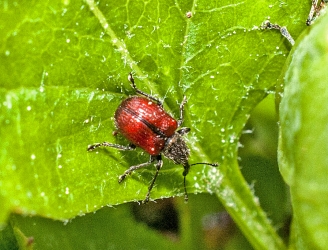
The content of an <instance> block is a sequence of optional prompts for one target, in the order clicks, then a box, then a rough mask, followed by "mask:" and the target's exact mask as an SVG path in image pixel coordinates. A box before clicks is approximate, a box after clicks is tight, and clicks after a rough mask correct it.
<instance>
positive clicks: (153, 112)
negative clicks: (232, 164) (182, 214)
mask: <svg viewBox="0 0 328 250" xmlns="http://www.w3.org/2000/svg"><path fill="white" fill-rule="evenodd" d="M128 80H129V81H130V82H131V86H132V88H133V89H134V90H135V91H136V93H137V94H138V95H134V96H131V97H128V98H127V99H125V100H123V101H122V103H121V104H120V106H119V107H118V108H117V110H116V112H115V115H114V120H115V125H116V128H117V132H119V133H121V134H122V135H123V136H124V137H125V138H126V139H127V140H128V141H129V142H130V144H129V145H128V146H123V145H119V144H113V143H109V142H102V143H95V144H92V145H89V146H88V148H87V150H88V151H93V150H95V149H97V148H99V147H112V148H116V149H119V150H134V149H135V148H136V147H140V148H142V149H143V150H144V151H146V152H147V153H148V154H149V155H150V159H149V161H147V162H145V163H141V164H138V165H135V166H131V167H130V168H128V169H127V170H126V171H125V172H124V173H123V174H122V175H120V176H119V179H118V182H119V183H121V182H122V181H123V180H124V179H125V178H126V177H127V176H128V175H129V174H130V173H132V172H133V171H135V170H137V169H140V168H143V167H146V166H148V165H150V164H151V163H153V162H156V164H155V168H156V172H155V175H154V177H153V179H152V181H151V183H150V185H149V187H148V192H147V195H146V198H145V199H144V201H143V203H147V202H148V201H149V198H150V192H151V190H152V189H153V187H154V183H155V181H156V178H157V176H158V173H159V171H160V169H161V168H162V166H163V160H162V155H164V156H165V157H166V158H168V159H170V160H172V161H173V162H174V163H175V164H179V165H182V166H183V168H184V171H183V173H182V175H183V177H184V179H183V185H184V197H185V201H188V193H187V188H186V176H187V174H188V173H189V169H190V166H193V165H197V164H205V165H210V166H214V167H216V166H218V164H217V163H194V164H189V163H188V159H189V155H190V151H189V148H188V146H187V144H186V142H185V140H184V139H183V137H182V136H183V135H185V134H187V133H188V132H189V131H190V128H187V127H182V128H180V129H178V128H179V127H180V126H181V125H182V123H183V112H184V105H185V104H186V102H187V99H186V97H184V98H183V101H182V102H181V104H180V118H179V119H178V120H175V119H174V118H173V117H172V116H171V115H169V114H168V113H167V112H166V111H165V110H164V109H163V103H162V102H161V101H160V100H159V99H157V98H156V97H154V96H152V95H150V94H147V93H145V92H143V91H141V90H139V89H138V88H137V86H136V84H135V82H134V78H133V76H132V73H130V74H129V76H128ZM177 129H178V130H177Z"/></svg>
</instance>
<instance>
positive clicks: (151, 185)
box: [142, 155, 163, 203]
mask: <svg viewBox="0 0 328 250" xmlns="http://www.w3.org/2000/svg"><path fill="white" fill-rule="evenodd" d="M155 157H156V158H155ZM155 157H151V158H153V159H154V160H157V163H156V165H155V167H156V172H155V175H154V177H153V179H152V181H151V183H150V185H149V187H148V192H147V195H146V198H145V199H144V200H143V201H142V203H147V202H148V201H149V197H150V191H151V190H152V189H153V187H154V184H155V181H156V178H157V176H158V173H159V171H160V170H161V168H162V166H163V161H162V156H161V155H157V156H155Z"/></svg>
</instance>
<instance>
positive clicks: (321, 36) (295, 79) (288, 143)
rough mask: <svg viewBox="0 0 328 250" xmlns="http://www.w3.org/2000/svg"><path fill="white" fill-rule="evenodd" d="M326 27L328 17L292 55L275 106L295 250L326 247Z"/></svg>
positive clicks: (327, 119)
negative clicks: (289, 196) (281, 96)
mask: <svg viewBox="0 0 328 250" xmlns="http://www.w3.org/2000/svg"><path fill="white" fill-rule="evenodd" d="M327 23H328V16H327V15H325V16H324V17H322V18H321V19H320V20H317V21H316V23H315V24H314V25H313V26H312V27H311V29H309V30H307V31H306V32H305V33H304V34H303V36H304V37H303V39H302V40H301V41H300V43H299V44H298V46H297V47H296V48H295V50H294V51H293V53H292V55H291V60H290V65H289V67H288V70H287V71H286V75H285V92H284V96H283V98H282V102H281V105H280V114H281V116H280V117H281V140H280V144H279V147H280V151H279V152H280V163H279V164H280V168H281V172H282V173H283V176H284V178H285V179H286V182H288V184H289V185H290V187H291V197H292V201H293V210H294V217H293V223H294V225H293V234H294V236H295V237H294V238H293V244H294V245H295V246H296V247H297V248H298V249H300V248H302V249H314V248H316V249H324V248H325V247H326V246H327V245H328V240H327V239H328V227H327V225H328V221H327V216H326V208H327V206H328V203H327V199H323V198H322V197H327V195H328V186H327V181H326V176H327V174H328V170H327V166H328V158H327V153H328V148H327V143H326V142H327V139H328V134H327V132H328V131H327V124H328V111H327V106H328V103H327V99H328V89H327V82H328V77H327V72H326V71H325V70H324V69H325V67H326V65H327V63H328V57H327V48H328V47H327V37H328V33H327V28H328V27H327Z"/></svg>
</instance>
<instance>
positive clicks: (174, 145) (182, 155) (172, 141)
mask: <svg viewBox="0 0 328 250" xmlns="http://www.w3.org/2000/svg"><path fill="white" fill-rule="evenodd" d="M162 153H163V155H164V156H165V157H167V158H168V159H170V160H172V161H173V162H174V163H175V164H181V165H183V166H187V165H188V158H189V148H188V146H187V144H186V142H185V141H184V139H183V137H182V136H181V135H180V134H179V133H177V132H175V133H174V134H173V135H172V136H171V137H169V138H168V139H167V141H166V143H165V146H164V148H163V151H162Z"/></svg>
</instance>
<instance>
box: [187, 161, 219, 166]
mask: <svg viewBox="0 0 328 250" xmlns="http://www.w3.org/2000/svg"><path fill="white" fill-rule="evenodd" d="M201 164H203V165H209V166H212V167H217V166H219V164H218V163H207V162H197V163H193V164H191V165H190V166H194V165H201Z"/></svg>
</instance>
